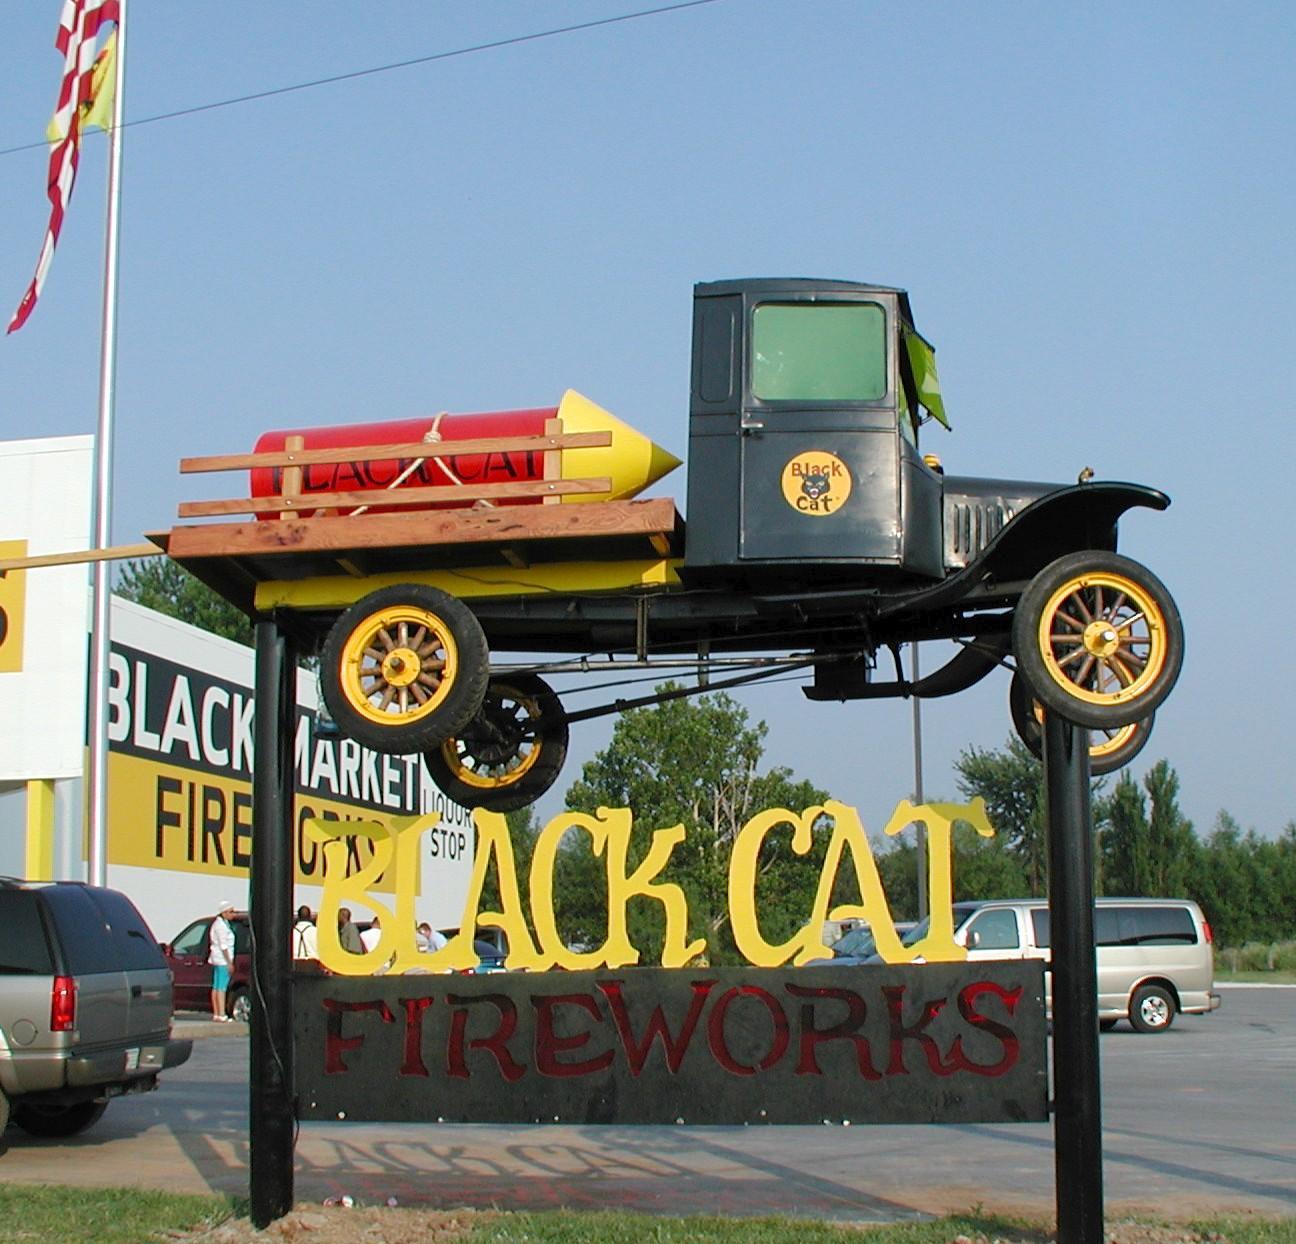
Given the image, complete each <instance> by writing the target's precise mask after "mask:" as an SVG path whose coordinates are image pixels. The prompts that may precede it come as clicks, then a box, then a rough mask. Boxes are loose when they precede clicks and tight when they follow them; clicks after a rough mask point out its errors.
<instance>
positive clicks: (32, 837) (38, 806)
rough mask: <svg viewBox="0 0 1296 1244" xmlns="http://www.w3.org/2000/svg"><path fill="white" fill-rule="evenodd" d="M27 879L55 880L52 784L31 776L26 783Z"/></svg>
mask: <svg viewBox="0 0 1296 1244" xmlns="http://www.w3.org/2000/svg"><path fill="white" fill-rule="evenodd" d="M23 869H24V875H25V876H26V878H27V880H28V881H53V880H54V783H53V781H52V780H50V779H48V778H34V779H33V780H31V781H29V782H28V783H27V851H26V858H25V859H24V861H23Z"/></svg>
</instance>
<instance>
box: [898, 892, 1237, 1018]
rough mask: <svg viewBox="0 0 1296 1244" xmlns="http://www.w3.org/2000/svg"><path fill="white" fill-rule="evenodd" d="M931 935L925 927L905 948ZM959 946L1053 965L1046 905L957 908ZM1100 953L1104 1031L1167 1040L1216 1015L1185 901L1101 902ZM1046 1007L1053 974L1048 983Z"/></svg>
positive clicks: (1204, 933) (1194, 921) (1206, 929)
mask: <svg viewBox="0 0 1296 1244" xmlns="http://www.w3.org/2000/svg"><path fill="white" fill-rule="evenodd" d="M925 933H926V922H925V921H924V923H923V924H922V925H919V926H918V927H917V928H916V929H914V931H913V932H912V933H910V934H909V935H908V936H907V937H906V938H905V939H904V940H905V941H906V942H908V943H912V942H913V941H915V940H917V939H918V938H920V937H922V936H923V935H924V934H925ZM954 940H955V941H956V942H958V943H959V945H960V946H966V947H967V951H968V958H969V959H970V960H977V959H1043V960H1044V961H1045V962H1046V963H1047V962H1048V961H1049V958H1050V953H1049V909H1048V902H1047V900H1045V899H990V900H985V901H982V902H968V903H955V904H954ZM1094 941H1095V942H1096V943H1097V948H1098V1023H1099V1026H1100V1027H1101V1028H1102V1029H1103V1030H1104V1031H1107V1030H1109V1029H1111V1028H1113V1027H1115V1025H1116V1023H1117V1021H1119V1020H1122V1019H1128V1020H1129V1022H1130V1026H1131V1027H1132V1028H1134V1029H1135V1030H1136V1031H1137V1032H1164V1031H1165V1030H1166V1029H1167V1028H1169V1027H1170V1025H1171V1024H1172V1023H1173V1022H1174V1017H1175V1014H1176V1013H1177V1012H1183V1013H1184V1014H1185V1015H1200V1014H1204V1013H1206V1012H1208V1011H1213V1010H1215V1009H1216V1008H1217V1007H1218V1006H1219V1004H1220V996H1219V994H1217V993H1216V992H1215V990H1214V985H1215V956H1214V948H1213V947H1212V945H1211V942H1212V938H1211V931H1210V925H1209V924H1207V923H1206V920H1205V919H1204V918H1203V916H1202V913H1201V908H1199V907H1198V906H1197V904H1196V903H1194V902H1191V901H1190V900H1189V899H1182V898H1100V899H1098V900H1097V901H1096V904H1095V909H1094ZM1044 980H1045V986H1044V987H1045V996H1046V1000H1047V999H1048V996H1049V994H1050V992H1051V986H1052V978H1051V974H1048V973H1046V974H1045V977H1044Z"/></svg>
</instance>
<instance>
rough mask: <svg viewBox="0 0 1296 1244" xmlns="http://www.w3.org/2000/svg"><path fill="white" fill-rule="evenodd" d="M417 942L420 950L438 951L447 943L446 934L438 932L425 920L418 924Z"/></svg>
mask: <svg viewBox="0 0 1296 1244" xmlns="http://www.w3.org/2000/svg"><path fill="white" fill-rule="evenodd" d="M415 943H416V945H417V947H418V949H419V950H426V951H437V950H440V949H441V947H442V946H444V945H445V944H446V939H445V934H444V933H438V932H437V930H436V929H434V928H433V927H432V926H431V925H430V924H428V922H427V921H426V920H425V921H423V923H422V924H420V925H419V926H418V932H417V934H415Z"/></svg>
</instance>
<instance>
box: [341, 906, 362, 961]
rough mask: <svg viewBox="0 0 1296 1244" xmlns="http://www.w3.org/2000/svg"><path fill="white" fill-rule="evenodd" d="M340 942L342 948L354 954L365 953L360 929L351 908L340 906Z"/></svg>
mask: <svg viewBox="0 0 1296 1244" xmlns="http://www.w3.org/2000/svg"><path fill="white" fill-rule="evenodd" d="M338 942H339V944H340V945H341V947H342V949H343V950H345V951H349V952H350V953H351V954H353V955H360V954H363V953H364V945H363V943H362V942H361V941H360V930H359V929H357V928H356V927H355V924H354V922H353V921H352V919H351V908H349V907H339V908H338Z"/></svg>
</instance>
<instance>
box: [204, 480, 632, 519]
mask: <svg viewBox="0 0 1296 1244" xmlns="http://www.w3.org/2000/svg"><path fill="white" fill-rule="evenodd" d="M611 490H612V481H611V480H610V479H609V478H607V477H606V476H605V477H603V478H602V479H560V480H553V481H552V482H551V481H549V480H543V479H535V480H522V481H520V482H519V483H516V484H475V485H474V484H444V485H437V486H436V487H433V488H392V489H385V488H378V489H367V490H364V491H356V492H313V493H310V494H309V495H307V496H290V495H285V496H282V497H242V498H239V499H237V500H229V501H183V502H181V503H180V506H179V515H180V517H181V518H216V517H219V516H220V515H223V514H258V513H276V514H277V513H279V512H280V511H284V510H287V511H296V510H316V509H338V508H341V509H347V508H350V507H352V506H364V507H365V508H366V509H367V508H369V507H371V506H382V507H383V508H384V509H387V508H397V507H398V508H400V509H409V508H410V507H411V506H418V505H454V504H457V503H459V502H461V501H486V500H500V499H510V498H518V497H547V496H557V495H565V496H571V495H574V494H578V493H579V494H589V493H600V492H610V491H611ZM355 517H359V516H358V515H357V516H355ZM340 518H341V519H344V520H347V521H354V520H353V519H348V517H347V516H346V515H341V516H340ZM310 521H312V522H326V521H340V520H339V519H324V518H318V519H311V520H310Z"/></svg>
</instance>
